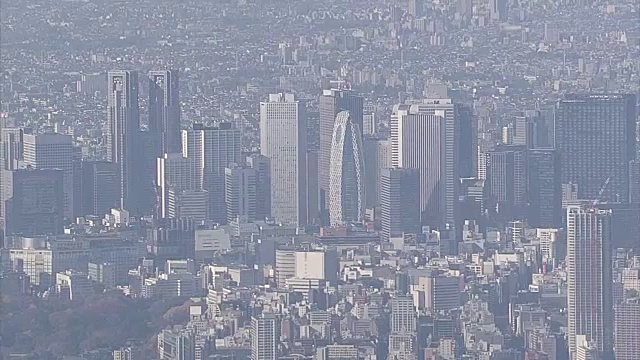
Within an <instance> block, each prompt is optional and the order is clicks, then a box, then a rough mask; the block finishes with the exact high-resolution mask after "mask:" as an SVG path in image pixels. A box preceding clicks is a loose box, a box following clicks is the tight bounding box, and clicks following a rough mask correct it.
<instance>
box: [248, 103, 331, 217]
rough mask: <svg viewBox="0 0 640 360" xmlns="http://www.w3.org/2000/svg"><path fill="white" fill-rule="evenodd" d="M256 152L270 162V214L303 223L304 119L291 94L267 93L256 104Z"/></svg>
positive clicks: (298, 105)
mask: <svg viewBox="0 0 640 360" xmlns="http://www.w3.org/2000/svg"><path fill="white" fill-rule="evenodd" d="M260 153H261V154H262V155H264V156H266V157H267V158H269V161H270V168H271V216H273V217H274V218H275V220H276V221H278V222H281V223H283V224H288V225H296V226H303V225H306V223H307V191H306V190H307V180H306V175H307V162H306V153H307V122H306V119H305V116H304V107H303V106H302V104H301V103H300V102H299V101H297V100H296V99H295V97H294V96H293V94H271V95H269V101H267V102H261V103H260ZM327 178H328V172H327Z"/></svg>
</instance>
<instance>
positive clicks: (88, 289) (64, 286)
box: [56, 270, 93, 300]
mask: <svg viewBox="0 0 640 360" xmlns="http://www.w3.org/2000/svg"><path fill="white" fill-rule="evenodd" d="M56 293H57V294H58V296H60V297H62V298H66V299H68V300H79V299H83V298H86V297H87V296H89V295H91V294H92V293H93V285H91V280H89V277H88V276H87V274H86V273H83V272H78V271H75V270H65V271H64V272H59V273H57V274H56Z"/></svg>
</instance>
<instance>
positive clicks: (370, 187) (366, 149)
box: [362, 138, 391, 209]
mask: <svg viewBox="0 0 640 360" xmlns="http://www.w3.org/2000/svg"><path fill="white" fill-rule="evenodd" d="M362 147H363V156H364V172H365V177H364V182H365V185H364V188H365V206H366V207H367V208H368V209H369V208H374V207H377V206H380V190H381V183H380V175H381V173H382V169H386V168H389V167H391V141H389V139H382V138H365V139H364V140H363V141H362Z"/></svg>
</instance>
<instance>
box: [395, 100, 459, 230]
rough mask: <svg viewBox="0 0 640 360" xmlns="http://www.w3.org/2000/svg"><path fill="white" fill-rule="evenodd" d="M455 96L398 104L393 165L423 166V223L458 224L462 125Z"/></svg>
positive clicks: (421, 189) (416, 167) (421, 187)
mask: <svg viewBox="0 0 640 360" xmlns="http://www.w3.org/2000/svg"><path fill="white" fill-rule="evenodd" d="M456 113H457V111H456V106H455V105H454V104H453V102H452V101H451V99H431V100H423V102H421V103H416V104H412V105H396V106H395V107H394V109H393V113H392V117H391V122H390V128H391V129H390V130H391V151H392V155H391V165H392V166H393V167H402V168H415V169H420V211H421V222H422V224H423V225H431V226H444V225H445V224H450V225H454V224H455V218H456V204H457V202H458V194H457V192H458V151H459V147H458V141H459V137H460V128H459V124H458V115H457V114H456Z"/></svg>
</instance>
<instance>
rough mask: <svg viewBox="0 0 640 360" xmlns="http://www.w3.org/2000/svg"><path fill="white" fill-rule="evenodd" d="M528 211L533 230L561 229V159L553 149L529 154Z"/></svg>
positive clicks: (530, 151) (538, 150) (533, 150)
mask: <svg viewBox="0 0 640 360" xmlns="http://www.w3.org/2000/svg"><path fill="white" fill-rule="evenodd" d="M528 161H529V166H528V171H527V172H528V176H529V181H528V184H529V188H528V190H527V194H528V196H529V211H528V215H527V221H528V223H529V225H530V226H532V227H537V228H541V227H552V228H560V227H562V226H561V225H562V182H561V179H560V177H561V169H560V156H558V152H557V151H556V150H554V149H532V150H529V153H528Z"/></svg>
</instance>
